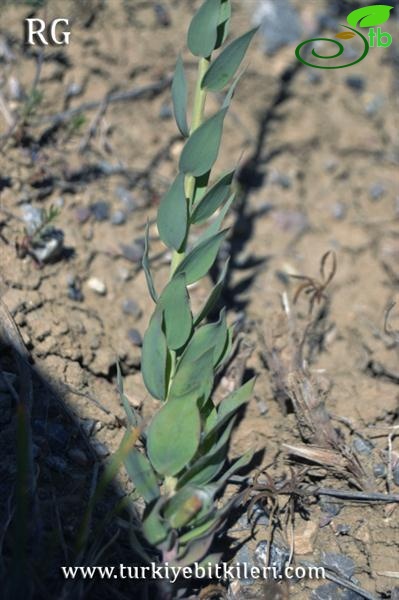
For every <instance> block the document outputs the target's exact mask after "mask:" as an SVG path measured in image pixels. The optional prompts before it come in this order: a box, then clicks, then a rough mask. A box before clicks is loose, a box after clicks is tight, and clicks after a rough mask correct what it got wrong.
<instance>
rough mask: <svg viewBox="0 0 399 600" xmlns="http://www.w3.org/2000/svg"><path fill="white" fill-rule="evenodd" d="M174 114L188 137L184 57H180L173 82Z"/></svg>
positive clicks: (180, 129) (182, 131)
mask: <svg viewBox="0 0 399 600" xmlns="http://www.w3.org/2000/svg"><path fill="white" fill-rule="evenodd" d="M172 100H173V112H174V115H175V120H176V123H177V126H178V128H179V131H180V133H181V134H182V135H183V136H184V137H188V136H189V134H190V132H189V128H188V125H187V80H186V74H185V72H184V65H183V60H182V57H181V56H180V55H179V56H178V58H177V62H176V69H175V73H174V76H173V81H172Z"/></svg>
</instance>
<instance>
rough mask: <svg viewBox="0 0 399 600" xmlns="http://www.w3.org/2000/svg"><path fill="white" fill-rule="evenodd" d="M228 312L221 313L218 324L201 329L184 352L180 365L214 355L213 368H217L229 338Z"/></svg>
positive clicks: (211, 324)
mask: <svg viewBox="0 0 399 600" xmlns="http://www.w3.org/2000/svg"><path fill="white" fill-rule="evenodd" d="M225 313H226V311H225V309H223V310H222V311H221V312H220V317H219V320H218V321H217V322H216V323H208V324H207V325H203V326H202V327H199V328H198V329H197V330H196V332H195V333H194V335H193V337H192V338H191V340H190V342H189V344H188V346H187V348H186V349H185V351H184V352H183V355H182V357H181V359H180V363H179V367H180V364H184V363H188V364H190V363H193V362H194V361H196V360H198V358H199V357H200V356H202V355H204V354H212V361H213V366H215V365H216V364H217V362H218V360H219V358H220V355H221V353H222V352H223V349H224V346H225V344H226V338H227V325H226V314H225Z"/></svg>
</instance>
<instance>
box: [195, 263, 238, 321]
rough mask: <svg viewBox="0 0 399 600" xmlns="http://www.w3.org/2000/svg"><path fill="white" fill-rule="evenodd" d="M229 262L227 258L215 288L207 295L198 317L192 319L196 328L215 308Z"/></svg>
mask: <svg viewBox="0 0 399 600" xmlns="http://www.w3.org/2000/svg"><path fill="white" fill-rule="evenodd" d="M229 262H230V258H228V259H227V260H226V263H225V265H224V267H223V270H222V272H221V274H220V277H219V279H218V281H217V283H216V285H215V287H214V288H213V290H212V291H211V293H210V294H209V296H208V298H207V299H206V302H205V304H204V306H203V307H202V309H201V311H200V312H199V313H198V315H197V316H196V317H195V319H194V326H195V327H196V326H197V325H198V324H199V323H201V321H202V320H203V319H205V318H206V317H207V316H208V315H209V313H210V312H211V311H212V310H213V308H214V307H215V306H216V304H217V302H218V300H219V298H220V294H221V292H222V290H223V285H224V281H225V279H226V274H227V269H228V266H229Z"/></svg>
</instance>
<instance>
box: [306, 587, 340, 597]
mask: <svg viewBox="0 0 399 600" xmlns="http://www.w3.org/2000/svg"><path fill="white" fill-rule="evenodd" d="M310 598H311V600H339V599H340V600H342V595H341V593H340V588H339V586H338V585H337V584H335V583H325V584H323V585H320V586H319V587H318V588H316V589H315V590H313V592H312V594H311V596H310Z"/></svg>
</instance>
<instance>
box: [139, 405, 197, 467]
mask: <svg viewBox="0 0 399 600" xmlns="http://www.w3.org/2000/svg"><path fill="white" fill-rule="evenodd" d="M182 423H184V427H182ZM200 433H201V419H200V414H199V410H198V408H197V406H196V405H195V404H193V403H191V402H184V398H183V401H182V400H180V399H179V400H169V401H168V402H167V403H166V404H164V405H163V406H162V408H161V409H160V410H159V411H158V412H157V413H156V415H155V416H154V417H153V419H152V421H151V423H150V425H149V428H148V432H147V453H148V456H149V458H150V461H151V463H152V465H153V467H154V468H155V469H156V471H158V473H161V474H162V475H169V476H173V475H176V474H177V473H179V471H181V470H182V469H183V467H185V466H186V465H187V464H188V463H189V462H190V460H191V459H192V458H193V456H194V455H195V453H196V451H197V448H198V445H199V440H200Z"/></svg>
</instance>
